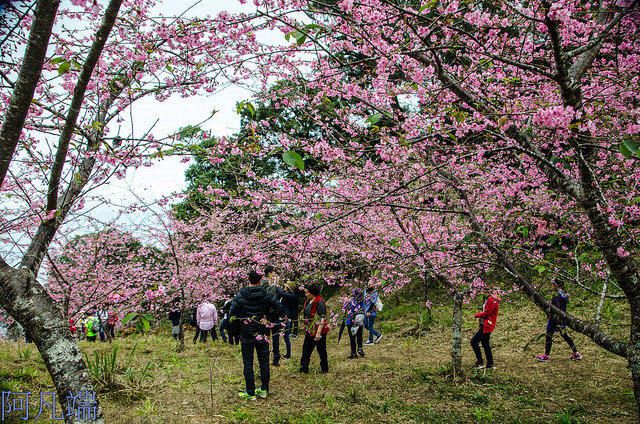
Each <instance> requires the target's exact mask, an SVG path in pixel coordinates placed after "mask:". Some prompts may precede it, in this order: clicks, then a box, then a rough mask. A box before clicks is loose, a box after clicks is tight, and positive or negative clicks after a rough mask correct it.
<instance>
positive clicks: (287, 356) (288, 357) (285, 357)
mask: <svg viewBox="0 0 640 424" xmlns="http://www.w3.org/2000/svg"><path fill="white" fill-rule="evenodd" d="M283 358H284V359H291V355H284V356H283Z"/></svg>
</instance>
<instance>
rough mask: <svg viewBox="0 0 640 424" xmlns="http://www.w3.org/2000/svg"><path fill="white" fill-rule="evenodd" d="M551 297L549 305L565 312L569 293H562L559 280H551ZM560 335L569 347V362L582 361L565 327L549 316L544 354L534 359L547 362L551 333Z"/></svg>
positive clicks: (562, 286)
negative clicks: (570, 351) (570, 352)
mask: <svg viewBox="0 0 640 424" xmlns="http://www.w3.org/2000/svg"><path fill="white" fill-rule="evenodd" d="M552 284H553V296H552V297H551V304H552V305H553V306H555V307H556V308H558V309H560V310H561V311H564V312H567V304H568V303H569V293H567V292H566V291H564V282H563V281H562V280H559V279H555V280H553V283H552ZM556 332H558V333H560V336H561V337H562V338H563V339H564V341H565V342H567V344H568V345H569V347H570V348H571V350H572V351H573V354H572V355H571V356H570V357H569V359H571V360H579V359H582V355H581V354H580V352H578V349H577V348H576V345H575V343H573V340H572V339H571V337H569V334H567V326H566V325H563V324H561V323H560V322H558V321H556V320H554V319H553V317H551V316H549V319H548V321H547V332H546V334H545V344H544V354H542V355H540V356H536V359H537V360H538V361H540V362H549V361H550V360H551V358H550V357H549V354H550V353H551V346H552V345H553V333H556Z"/></svg>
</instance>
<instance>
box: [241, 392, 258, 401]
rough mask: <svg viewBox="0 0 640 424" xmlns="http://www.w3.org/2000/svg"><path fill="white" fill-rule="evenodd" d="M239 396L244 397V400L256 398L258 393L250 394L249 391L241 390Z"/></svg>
mask: <svg viewBox="0 0 640 424" xmlns="http://www.w3.org/2000/svg"><path fill="white" fill-rule="evenodd" d="M256 392H257V390H256ZM238 397H239V398H240V399H244V400H256V395H250V394H249V393H247V392H240V393H238Z"/></svg>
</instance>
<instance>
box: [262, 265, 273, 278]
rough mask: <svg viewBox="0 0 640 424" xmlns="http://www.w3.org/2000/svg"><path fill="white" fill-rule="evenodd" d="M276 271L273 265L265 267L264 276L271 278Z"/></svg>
mask: <svg viewBox="0 0 640 424" xmlns="http://www.w3.org/2000/svg"><path fill="white" fill-rule="evenodd" d="M274 270H275V268H274V267H272V266H271V265H267V266H265V267H264V275H265V276H269V274H271V273H272V272H273V271H274Z"/></svg>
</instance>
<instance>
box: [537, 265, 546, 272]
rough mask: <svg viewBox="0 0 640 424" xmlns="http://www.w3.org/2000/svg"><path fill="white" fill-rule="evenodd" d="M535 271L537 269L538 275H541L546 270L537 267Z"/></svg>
mask: <svg viewBox="0 0 640 424" xmlns="http://www.w3.org/2000/svg"><path fill="white" fill-rule="evenodd" d="M537 269H538V274H542V273H543V272H544V271H545V270H546V269H547V268H545V267H543V266H539V267H538V268H537Z"/></svg>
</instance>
